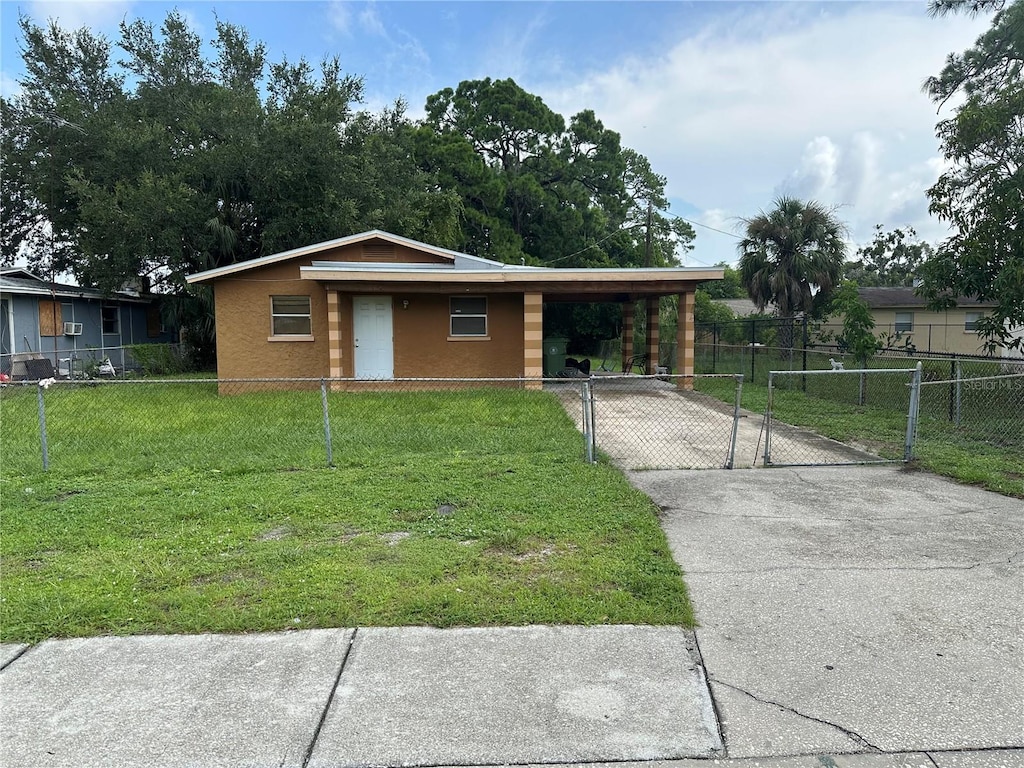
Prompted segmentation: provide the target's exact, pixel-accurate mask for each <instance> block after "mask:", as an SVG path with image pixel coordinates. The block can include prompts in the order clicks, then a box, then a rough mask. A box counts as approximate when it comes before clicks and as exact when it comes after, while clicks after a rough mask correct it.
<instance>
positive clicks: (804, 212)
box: [736, 197, 846, 347]
mask: <svg viewBox="0 0 1024 768" xmlns="http://www.w3.org/2000/svg"><path fill="white" fill-rule="evenodd" d="M743 221H744V223H745V224H746V236H745V237H744V238H743V239H742V240H741V241H740V243H739V245H737V246H736V247H737V249H738V250H739V252H740V263H739V271H740V282H741V283H742V284H743V287H744V288H746V289H747V293H748V294H749V295H750V298H751V300H752V301H753V302H754V304H756V305H757V308H758V310H760V311H762V312H763V311H764V309H765V307H766V306H768V305H769V304H774V305H775V308H776V311H777V313H778V315H779V317H780V318H787V319H788V322H784V324H783V326H782V328H781V331H782V333H781V336H782V338H781V339H780V341H781V342H782V344H783V345H784V346H786V347H792V346H793V321H792V318H793V316H794V315H795V314H796V313H798V312H809V311H810V310H811V305H812V302H813V301H814V296H815V294H816V293H818V292H824V293H823V295H825V296H827V295H828V294H829V293H830V292H831V291H832V288H833V287H834V286H836V285H838V283H839V279H840V276H841V274H842V269H843V263H844V262H845V261H846V242H845V240H844V236H845V235H846V225H845V224H843V223H842V222H840V221H839V220H838V219H836V217H835V212H834V211H833V210H830V209H828V208H826V207H825V206H823V205H822V204H821V203H818V202H815V201H813V200H809V201H807V202H804V201H802V200H798V199H796V198H793V197H780V198H778V199H777V200H775V206H774V208H772V210H770V211H768V212H767V213H766V212H765V211H761V213H759V214H758V215H757V216H754V217H753V218H750V219H744V220H743Z"/></svg>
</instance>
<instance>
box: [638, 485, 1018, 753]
mask: <svg viewBox="0 0 1024 768" xmlns="http://www.w3.org/2000/svg"><path fill="white" fill-rule="evenodd" d="M630 479H631V480H632V482H633V483H634V484H635V485H636V486H637V487H639V488H641V489H642V490H643V491H645V492H646V493H648V494H649V495H650V496H651V497H652V498H653V499H654V500H655V502H656V503H657V504H658V505H660V506H661V508H662V509H663V510H664V517H663V527H664V529H665V531H666V533H667V535H668V539H669V542H670V544H671V547H672V550H673V553H674V555H675V557H676V559H677V561H678V562H679V564H680V565H681V566H682V568H683V570H684V571H685V573H686V579H687V582H688V584H689V586H690V590H691V596H692V599H693V601H694V604H695V606H696V610H697V617H698V620H699V621H700V628H699V629H698V630H697V633H696V635H697V642H698V646H699V650H700V653H701V654H702V657H703V662H704V664H705V667H706V671H707V675H708V678H709V679H710V681H711V690H712V694H713V698H714V700H715V703H716V706H717V711H718V715H719V718H720V723H721V729H722V734H723V738H724V743H725V748H726V750H727V754H728V756H729V757H730V758H735V757H745V756H758V757H767V756H774V755H799V754H814V753H818V754H821V753H833V754H835V753H844V752H862V753H863V752H867V753H872V752H874V753H878V752H883V753H893V752H907V751H915V750H916V751H922V752H924V751H927V752H929V754H930V755H932V758H933V759H934V760H937V761H938V762H937V763H935V764H938V765H944V764H946V760H947V758H948V759H950V760H952V759H954V758H955V756H956V755H957V754H958V751H959V750H968V749H997V748H1004V749H1005V748H1020V747H1024V639H1022V638H1024V632H1022V630H1024V627H1022V616H1024V502H1021V501H1019V500H1015V499H1010V498H1006V497H1003V496H999V495H997V494H993V493H988V492H985V491H981V490H978V489H975V488H971V487H966V486H961V485H956V484H954V483H952V482H950V481H947V480H945V479H943V478H939V477H936V476H934V475H930V474H927V473H923V472H913V471H907V470H905V469H902V468H898V467H889V466H869V467H842V468H839V467H831V468H801V469H782V468H778V469H752V470H732V471H727V470H721V471H704V472H692V471H656V472H636V473H631V474H630ZM991 754H993V755H995V754H996V753H991ZM998 754H999V755H1000V760H1002V759H1004V758H1006V759H1010V762H1009V763H1007V764H1009V765H1018V764H1020V763H1022V762H1024V753H1021V752H1016V751H1015V752H1009V753H998ZM939 756H941V757H939ZM964 757H966V756H964ZM950 764H952V763H950ZM1000 764H1002V763H1000Z"/></svg>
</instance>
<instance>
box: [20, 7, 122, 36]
mask: <svg viewBox="0 0 1024 768" xmlns="http://www.w3.org/2000/svg"><path fill="white" fill-rule="evenodd" d="M132 5H133V3H132V2H131V0H32V1H31V2H29V3H27V5H26V12H27V15H29V16H31V17H32V18H33V19H35V20H36V21H37V23H46V22H47V21H48V20H50V19H53V20H54V21H56V22H57V23H58V24H59V25H60V26H61V27H62V28H64V29H78V28H79V27H90V28H91V29H93V30H102V29H114V28H116V27H117V24H119V23H120V21H121V20H122V19H123V18H124V17H125V15H126V14H128V13H129V12H130V11H131V9H132Z"/></svg>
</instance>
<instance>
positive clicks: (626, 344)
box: [621, 300, 633, 363]
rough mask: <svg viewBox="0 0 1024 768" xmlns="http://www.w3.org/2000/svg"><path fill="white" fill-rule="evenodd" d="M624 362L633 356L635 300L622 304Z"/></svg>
mask: <svg viewBox="0 0 1024 768" xmlns="http://www.w3.org/2000/svg"><path fill="white" fill-rule="evenodd" d="M621 347H622V362H623V363H625V362H626V360H627V359H628V358H630V357H632V356H633V301H632V300H630V301H626V302H624V303H623V305H622V345H621Z"/></svg>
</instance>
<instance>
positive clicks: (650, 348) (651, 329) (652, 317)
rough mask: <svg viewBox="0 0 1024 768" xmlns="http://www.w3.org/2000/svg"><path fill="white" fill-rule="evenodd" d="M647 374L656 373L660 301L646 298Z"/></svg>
mask: <svg viewBox="0 0 1024 768" xmlns="http://www.w3.org/2000/svg"><path fill="white" fill-rule="evenodd" d="M646 308H647V372H648V373H657V372H658V348H659V339H658V324H659V323H660V321H661V311H660V310H661V300H660V299H658V297H657V296H655V297H653V298H651V297H648V298H647V307H646Z"/></svg>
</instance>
